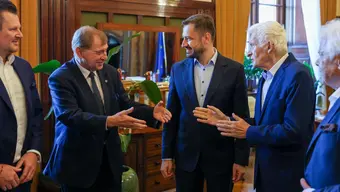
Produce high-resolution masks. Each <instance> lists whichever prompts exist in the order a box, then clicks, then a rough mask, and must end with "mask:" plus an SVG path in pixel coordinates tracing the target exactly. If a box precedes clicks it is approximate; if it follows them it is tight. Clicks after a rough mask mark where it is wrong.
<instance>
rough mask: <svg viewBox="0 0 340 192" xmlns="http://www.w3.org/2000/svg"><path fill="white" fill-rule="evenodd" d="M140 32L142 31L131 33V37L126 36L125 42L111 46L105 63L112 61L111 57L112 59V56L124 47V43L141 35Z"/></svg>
mask: <svg viewBox="0 0 340 192" xmlns="http://www.w3.org/2000/svg"><path fill="white" fill-rule="evenodd" d="M140 34H141V32H138V33H136V34H134V35H131V36H130V37H127V38H125V39H124V40H123V42H122V43H121V44H120V45H118V46H116V47H113V48H111V49H110V50H109V54H108V56H107V59H106V61H105V63H106V64H108V63H109V61H110V59H111V57H112V56H113V55H115V54H117V53H118V52H119V50H120V48H121V47H123V45H124V44H126V43H128V42H129V41H131V39H133V38H135V37H138V36H140Z"/></svg>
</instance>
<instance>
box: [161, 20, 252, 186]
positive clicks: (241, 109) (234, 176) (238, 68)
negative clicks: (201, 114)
mask: <svg viewBox="0 0 340 192" xmlns="http://www.w3.org/2000/svg"><path fill="white" fill-rule="evenodd" d="M214 37H215V27H214V23H213V19H212V18H211V17H210V16H207V15H203V14H198V15H193V16H191V17H189V18H188V19H186V20H185V21H183V38H184V39H183V42H182V47H183V48H185V49H186V55H187V57H188V58H187V59H185V60H183V61H181V62H178V63H176V64H174V65H173V67H172V69H171V82H170V89H169V96H168V105H167V107H168V109H169V111H170V112H171V113H172V114H173V118H172V120H171V121H170V122H169V123H167V124H165V126H164V130H163V143H162V144H163V146H162V159H163V161H162V167H161V171H162V174H163V176H164V177H166V178H167V177H171V176H172V175H173V171H172V168H173V163H175V164H176V172H175V175H176V191H179V192H187V191H195V192H196V191H203V183H204V182H203V181H204V179H206V181H207V189H208V191H214V192H219V191H221V192H222V191H223V192H225V191H229V190H230V188H232V180H233V181H234V182H236V181H238V180H240V179H241V178H242V176H243V174H244V173H245V168H244V166H246V165H247V164H248V157H249V147H248V145H247V143H246V141H245V140H244V139H243V140H242V139H236V141H235V139H234V138H227V137H222V136H221V135H220V133H219V132H218V130H217V129H216V128H214V126H212V125H207V124H203V123H200V122H197V120H196V118H195V117H194V110H195V108H201V107H204V106H205V107H206V106H207V105H215V106H217V107H219V108H220V109H221V110H222V111H223V112H224V113H226V114H228V115H231V114H232V113H238V114H240V115H241V116H242V117H248V115H249V109H248V100H247V94H246V87H245V76H244V70H243V66H242V65H241V64H239V63H237V62H236V61H233V60H231V59H228V58H225V57H223V56H222V55H221V54H219V53H218V51H217V50H216V49H215V48H214V47H213V42H214ZM173 161H174V162H173Z"/></svg>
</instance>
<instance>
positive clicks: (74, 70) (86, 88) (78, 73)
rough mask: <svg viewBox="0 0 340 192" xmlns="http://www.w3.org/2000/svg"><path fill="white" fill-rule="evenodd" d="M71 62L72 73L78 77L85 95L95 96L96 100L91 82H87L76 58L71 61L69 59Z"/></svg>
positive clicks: (77, 79) (75, 77)
mask: <svg viewBox="0 0 340 192" xmlns="http://www.w3.org/2000/svg"><path fill="white" fill-rule="evenodd" d="M69 64H70V69H71V71H72V74H73V75H74V79H76V81H77V83H78V84H79V86H80V87H82V90H83V91H84V94H85V95H91V96H92V97H93V98H92V100H94V99H95V98H94V95H93V93H92V90H91V88H90V86H89V84H88V83H87V81H86V79H85V77H84V75H83V74H82V73H81V71H80V69H79V67H78V66H77V63H76V61H75V60H74V59H72V60H71V61H69Z"/></svg>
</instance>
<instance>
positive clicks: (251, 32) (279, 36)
mask: <svg viewBox="0 0 340 192" xmlns="http://www.w3.org/2000/svg"><path fill="white" fill-rule="evenodd" d="M248 40H255V41H256V42H257V43H258V44H263V43H267V42H268V41H270V42H271V43H272V44H274V46H275V50H276V53H277V54H279V55H284V54H286V53H287V52H288V45H287V38H286V31H285V29H284V28H283V26H282V25H281V24H280V23H278V22H276V21H266V22H262V23H257V24H254V25H252V26H251V27H250V28H249V29H248Z"/></svg>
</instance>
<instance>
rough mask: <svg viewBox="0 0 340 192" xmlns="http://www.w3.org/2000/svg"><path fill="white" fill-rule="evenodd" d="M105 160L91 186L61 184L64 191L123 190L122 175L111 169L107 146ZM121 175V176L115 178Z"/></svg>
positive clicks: (111, 191)
mask: <svg viewBox="0 0 340 192" xmlns="http://www.w3.org/2000/svg"><path fill="white" fill-rule="evenodd" d="M103 151H104V152H103V160H102V165H101V166H100V171H99V174H98V176H97V178H96V181H95V182H94V184H93V185H92V186H91V187H90V188H78V187H72V186H69V185H61V191H62V192H121V191H122V189H121V180H122V179H121V175H120V176H114V175H113V174H112V171H111V169H110V165H109V161H108V157H107V151H106V148H105V149H104V150H103ZM115 177H119V178H115Z"/></svg>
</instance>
